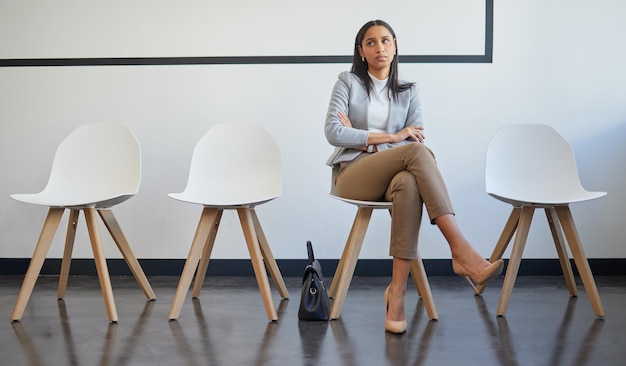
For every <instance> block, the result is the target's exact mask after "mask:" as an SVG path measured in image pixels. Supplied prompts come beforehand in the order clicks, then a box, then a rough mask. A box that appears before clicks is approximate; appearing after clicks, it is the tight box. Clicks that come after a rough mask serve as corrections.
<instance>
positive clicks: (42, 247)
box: [11, 207, 65, 321]
mask: <svg viewBox="0 0 626 366" xmlns="http://www.w3.org/2000/svg"><path fill="white" fill-rule="evenodd" d="M64 210H65V209H64V208H60V207H50V209H49V210H48V216H47V217H46V221H45V222H44V224H43V228H42V229H41V234H40V235H39V240H38V241H37V245H36V246H35V251H34V252H33V256H32V258H31V259H30V264H29V265H28V270H27V271H26V276H25V277H24V282H22V287H21V288H20V292H19V294H18V295H17V301H16V302H15V307H14V308H13V313H12V314H11V321H19V320H20V319H22V315H24V310H25V309H26V304H28V300H29V299H30V295H31V294H32V292H33V288H34V287H35V283H36V282H37V278H38V277H39V273H40V272H41V267H42V266H43V262H44V261H45V259H46V254H48V250H49V249H50V245H51V244H52V239H54V234H55V233H56V231H57V228H58V227H59V222H60V221H61V216H63V211H64Z"/></svg>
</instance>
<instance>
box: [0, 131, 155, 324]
mask: <svg viewBox="0 0 626 366" xmlns="http://www.w3.org/2000/svg"><path fill="white" fill-rule="evenodd" d="M140 179H141V152H140V148H139V143H138V142H137V139H136V138H135V135H134V134H133V133H132V131H131V130H130V129H129V128H128V127H126V126H124V125H120V124H113V123H110V124H106V123H98V124H86V125H82V126H80V127H78V128H76V129H75V130H74V131H73V132H72V133H71V134H70V135H69V136H68V137H67V138H66V139H65V140H63V142H61V144H60V145H59V147H58V149H57V151H56V154H55V156H54V160H53V163H52V170H51V172H50V178H49V180H48V184H47V185H46V187H45V188H44V189H43V191H41V192H39V193H35V194H13V195H11V197H12V198H13V199H15V200H18V201H22V202H26V203H32V204H35V205H42V206H49V207H50V208H49V210H48V216H47V218H46V221H45V223H44V226H43V229H42V231H41V235H40V236H39V241H38V242H37V246H36V247H35V252H34V253H33V257H32V259H31V261H30V265H29V266H28V270H27V272H26V276H25V278H24V283H23V284H22V288H21V289H20V292H19V295H18V297H17V302H16V304H15V308H14V309H13V314H12V315H11V320H13V321H19V320H20V319H21V318H22V315H23V314H24V310H25V308H26V305H27V303H28V300H29V299H30V295H31V293H32V291H33V288H34V286H35V282H36V281H37V278H38V276H39V273H40V272H41V267H42V266H43V263H44V260H45V259H46V255H47V253H48V250H49V249H50V245H51V244H52V239H53V238H54V235H55V233H56V231H57V228H58V225H59V222H60V220H61V217H62V215H63V212H64V211H65V209H66V208H67V209H69V210H70V216H69V220H68V229H67V236H66V240H65V250H64V253H63V260H62V262H61V273H60V276H59V287H58V290H57V297H58V298H59V299H62V298H63V297H64V296H65V291H66V288H67V280H68V276H69V271H70V263H71V260H72V258H71V257H72V249H73V247H74V238H75V235H76V225H77V222H78V218H79V214H80V211H83V212H84V214H85V219H86V221H87V229H88V232H89V238H90V240H91V246H92V249H93V254H94V260H95V263H96V269H97V271H98V277H99V279H100V287H101V288H102V295H103V296H104V303H105V306H106V311H107V314H108V317H109V320H110V321H111V322H114V323H115V322H117V320H118V316H117V310H116V308H115V302H114V299H113V292H112V288H111V280H110V278H109V271H108V267H107V264H106V258H105V257H104V252H103V250H102V244H101V241H100V234H99V230H98V222H97V219H96V212H97V213H98V214H99V216H100V217H101V218H102V221H103V222H104V224H105V226H106V227H107V229H108V230H109V233H110V234H111V236H112V237H113V240H114V241H115V243H116V245H117V247H118V248H119V250H120V252H121V253H122V255H123V257H124V259H125V260H126V263H127V264H128V266H129V267H130V270H131V272H132V273H133V275H134V276H135V278H136V279H137V282H139V285H140V287H141V289H142V290H143V292H144V294H145V295H146V297H147V298H148V299H149V300H153V299H155V298H156V296H155V294H154V291H152V288H151V287H150V283H149V282H148V279H147V278H146V276H145V274H144V272H143V270H142V269H141V266H140V265H139V262H138V261H137V258H136V257H135V254H134V253H133V251H132V249H131V248H130V245H129V244H128V241H127V240H126V238H125V237H124V234H123V232H122V230H121V228H120V226H119V224H118V222H117V219H116V218H115V216H114V215H113V211H111V208H112V207H113V206H114V205H117V204H119V203H122V202H124V201H126V200H127V199H129V198H131V197H132V196H133V195H135V194H136V193H137V191H138V189H139V183H140Z"/></svg>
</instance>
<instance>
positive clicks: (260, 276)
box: [237, 208, 278, 321]
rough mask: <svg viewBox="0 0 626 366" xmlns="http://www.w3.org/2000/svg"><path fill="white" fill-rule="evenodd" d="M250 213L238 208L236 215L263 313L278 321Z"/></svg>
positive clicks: (248, 209)
mask: <svg viewBox="0 0 626 366" xmlns="http://www.w3.org/2000/svg"><path fill="white" fill-rule="evenodd" d="M250 211H251V210H250V208H238V209H237V214H238V215H239V221H240V222H241V228H242V229H243V234H244V237H245V239H246V244H247V245H248V251H249V252H250V260H251V261H252V267H253V268H254V274H255V276H256V281H257V284H258V285H259V291H260V292H261V298H262V299H263V304H265V312H266V313H267V317H268V318H269V319H270V320H272V321H275V320H278V314H277V313H276V308H274V301H273V300H272V292H271V290H270V283H269V279H268V278H267V272H266V270H265V265H264V264H263V256H262V254H261V248H260V246H259V239H258V238H257V235H256V231H255V229H254V222H253V220H252V213H251V212H250Z"/></svg>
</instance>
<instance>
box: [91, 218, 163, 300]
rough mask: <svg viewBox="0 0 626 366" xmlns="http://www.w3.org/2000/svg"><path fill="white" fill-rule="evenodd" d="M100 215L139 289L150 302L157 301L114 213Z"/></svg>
mask: <svg viewBox="0 0 626 366" xmlns="http://www.w3.org/2000/svg"><path fill="white" fill-rule="evenodd" d="M98 214H99V215H100V218H101V219H102V221H103V222H104V225H105V226H106V228H107V229H108V230H109V233H110V234H111V237H112V238H113V241H115V244H116V245H117V248H118V249H119V250H120V252H121V253H122V256H123V257H124V260H125V261H126V264H127V265H128V267H129V268H130V271H131V272H132V274H133V276H134V277H135V280H137V283H138V284H139V287H141V289H142V290H143V293H144V295H145V296H146V298H147V299H148V300H155V299H156V295H155V294H154V291H153V290H152V286H150V282H149V281H148V278H147V277H146V274H145V273H144V272H143V269H142V268H141V265H140V264H139V261H138V260H137V257H136V256H135V253H133V250H132V249H131V247H130V245H129V244H128V240H126V236H124V232H122V228H121V227H120V225H119V222H118V221H117V219H116V218H115V215H114V214H113V211H112V210H108V209H107V210H98Z"/></svg>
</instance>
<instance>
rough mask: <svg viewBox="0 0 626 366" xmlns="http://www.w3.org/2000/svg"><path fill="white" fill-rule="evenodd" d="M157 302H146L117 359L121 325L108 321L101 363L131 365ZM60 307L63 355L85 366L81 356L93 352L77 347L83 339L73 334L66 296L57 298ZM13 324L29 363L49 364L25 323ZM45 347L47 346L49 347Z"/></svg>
mask: <svg viewBox="0 0 626 366" xmlns="http://www.w3.org/2000/svg"><path fill="white" fill-rule="evenodd" d="M154 303H155V302H154V301H148V302H146V304H145V306H144V308H143V311H142V312H141V315H140V316H139V318H138V319H137V321H136V322H135V325H134V327H133V331H132V332H131V335H129V336H128V337H126V338H125V339H124V340H123V341H122V342H121V344H122V345H123V347H122V349H121V350H120V352H119V355H118V357H117V358H114V357H113V356H114V355H115V344H116V341H117V331H118V327H119V324H118V323H108V325H107V331H106V333H105V335H104V344H103V346H102V351H101V352H100V360H99V362H98V365H100V366H108V365H115V366H123V365H127V364H128V362H129V361H130V360H131V359H132V355H133V352H134V349H135V346H136V344H137V340H140V339H141V336H142V333H143V329H145V323H146V321H147V319H148V318H149V317H150V313H151V311H152V308H153V307H154ZM57 307H58V310H59V320H60V324H61V334H62V340H63V345H64V347H65V352H64V355H65V357H66V359H67V360H66V364H67V365H71V366H78V365H84V364H86V363H85V362H81V357H80V355H81V354H85V353H87V354H91V353H93V352H92V351H90V352H81V350H80V349H79V348H78V346H79V345H80V344H81V339H75V337H74V333H73V332H72V325H71V321H70V317H69V316H68V313H67V308H66V306H65V301H64V300H63V299H59V300H58V301H57ZM11 326H12V328H13V331H14V332H15V335H16V336H17V338H18V340H19V342H20V345H21V346H22V348H23V349H24V353H25V354H26V355H28V358H29V365H33V366H35V365H45V364H46V363H45V362H42V357H41V352H40V351H39V350H38V347H37V345H36V344H35V342H34V341H33V340H32V339H31V337H30V336H29V334H28V332H27V331H26V328H25V327H24V325H23V323H22V322H12V323H11ZM52 336H54V334H52ZM44 349H47V347H46V348H44Z"/></svg>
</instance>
